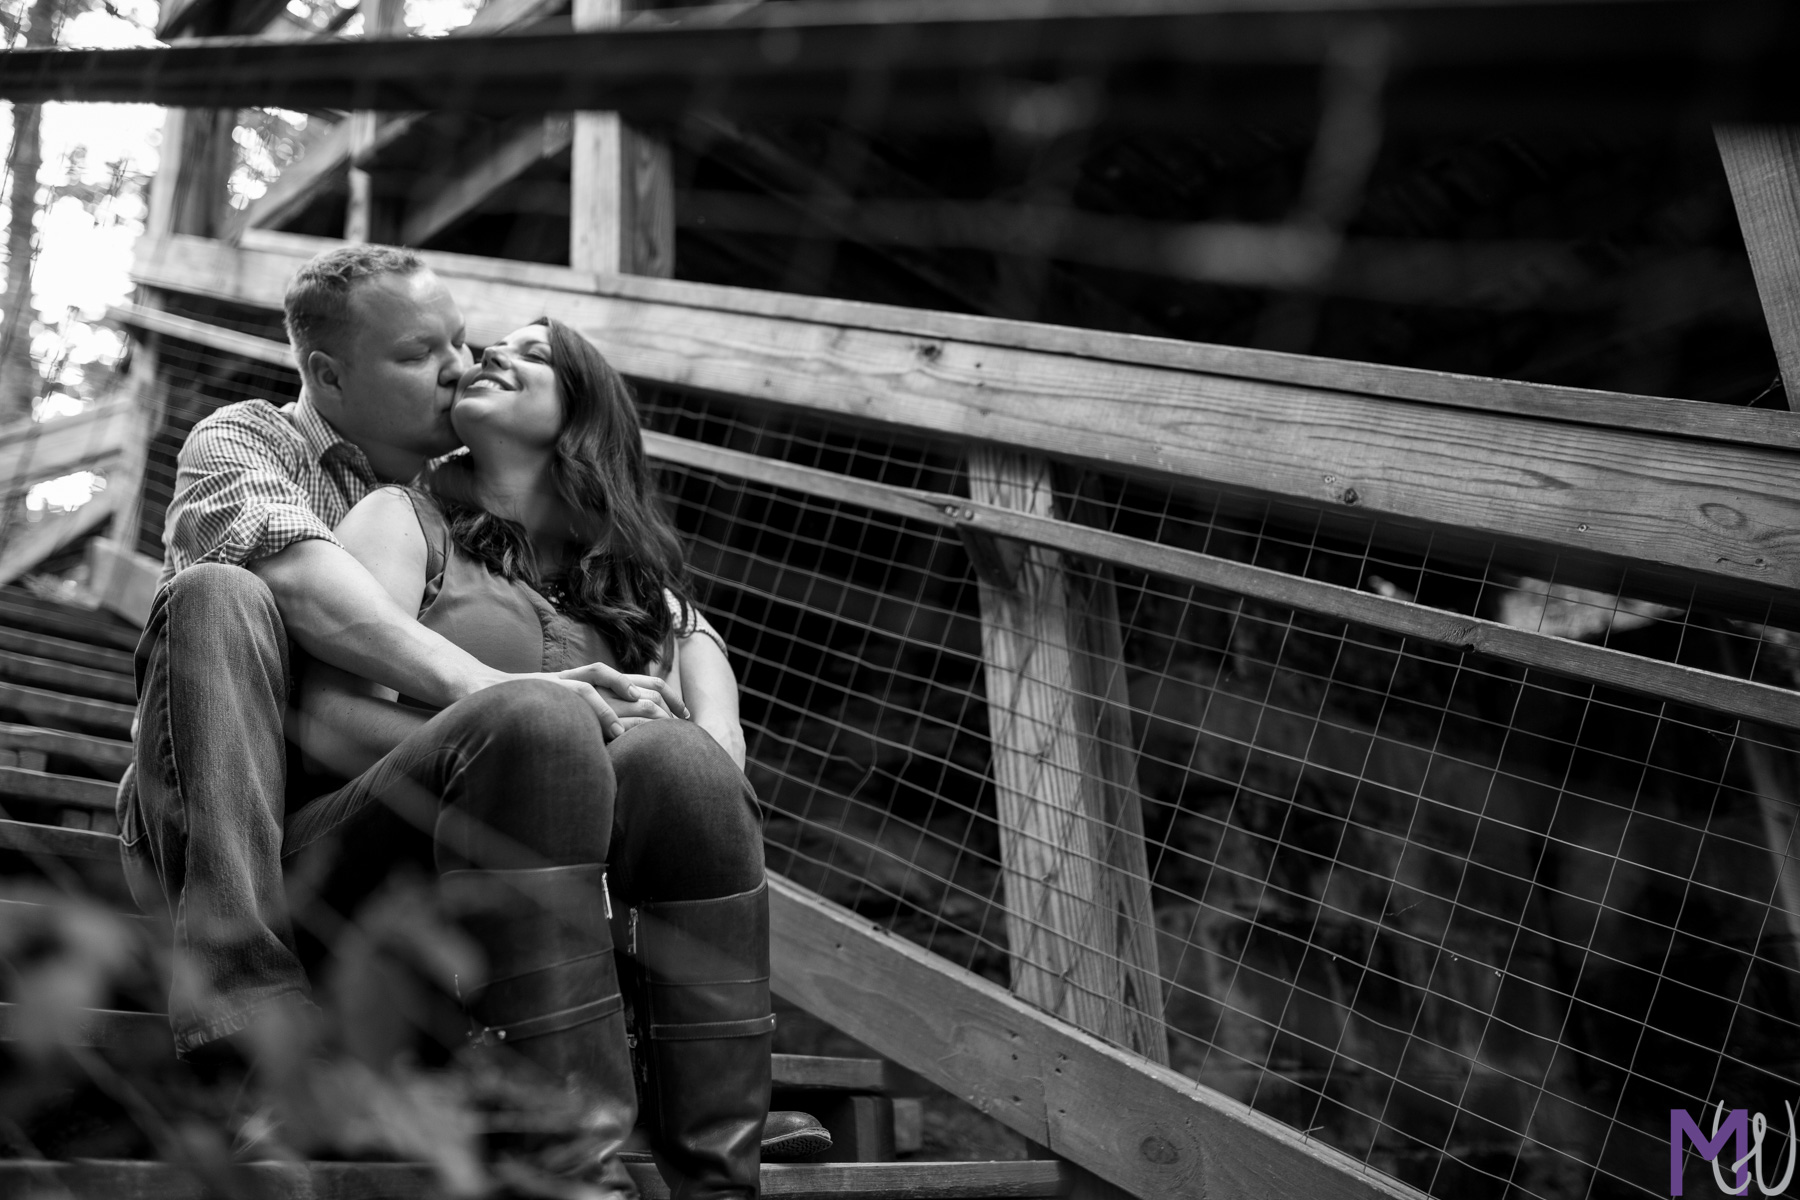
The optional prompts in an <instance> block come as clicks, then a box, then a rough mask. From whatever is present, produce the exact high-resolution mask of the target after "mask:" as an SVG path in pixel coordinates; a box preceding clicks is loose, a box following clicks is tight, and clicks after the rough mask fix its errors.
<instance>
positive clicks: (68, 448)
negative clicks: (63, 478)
mask: <svg viewBox="0 0 1800 1200" xmlns="http://www.w3.org/2000/svg"><path fill="white" fill-rule="evenodd" d="M131 427H132V418H131V406H130V405H129V404H124V403H113V404H102V405H97V406H95V407H94V408H90V409H88V410H87V411H86V412H80V413H76V414H75V415H74V416H69V417H53V418H51V419H50V420H48V421H15V422H13V423H11V424H10V425H7V426H3V427H0V492H10V493H18V492H23V491H24V490H25V489H26V488H28V487H30V486H31V485H32V484H34V483H37V482H38V481H40V480H44V479H54V478H56V477H57V476H58V475H67V474H68V473H69V472H71V471H80V470H83V469H91V470H98V469H100V467H101V466H102V465H104V464H105V463H107V462H110V461H111V460H113V459H115V458H117V457H118V456H119V454H120V452H121V451H122V450H123V449H124V446H125V439H126V437H127V436H128V435H129V433H130V431H131Z"/></svg>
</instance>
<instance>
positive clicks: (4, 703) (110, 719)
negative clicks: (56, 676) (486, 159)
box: [0, 683, 137, 735]
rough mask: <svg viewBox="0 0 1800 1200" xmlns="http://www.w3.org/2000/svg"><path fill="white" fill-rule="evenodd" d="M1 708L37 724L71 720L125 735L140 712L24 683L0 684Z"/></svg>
mask: <svg viewBox="0 0 1800 1200" xmlns="http://www.w3.org/2000/svg"><path fill="white" fill-rule="evenodd" d="M0 708H3V709H8V710H11V711H15V712H21V713H24V714H25V715H26V716H28V717H30V718H32V719H33V723H36V721H37V720H38V719H40V718H41V719H44V720H51V721H71V722H74V723H77V724H81V725H88V726H95V727H99V728H102V729H105V730H107V731H109V732H116V733H119V734H121V735H128V734H130V732H131V719H132V717H133V716H135V715H136V713H137V708H136V706H134V705H130V704H118V703H115V702H113V701H111V700H92V699H89V698H87V697H85V696H70V695H67V694H65V693H63V692H56V691H49V690H47V689H45V688H36V687H29V686H27V685H25V684H22V683H0Z"/></svg>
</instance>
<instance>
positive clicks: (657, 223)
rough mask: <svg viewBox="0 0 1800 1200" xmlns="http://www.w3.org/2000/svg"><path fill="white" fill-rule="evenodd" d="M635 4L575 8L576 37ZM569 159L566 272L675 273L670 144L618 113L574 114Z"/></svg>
mask: <svg viewBox="0 0 1800 1200" xmlns="http://www.w3.org/2000/svg"><path fill="white" fill-rule="evenodd" d="M646 7H649V5H647V4H644V3H641V2H640V0H574V9H573V14H574V18H575V28H576V29H577V30H604V29H606V28H608V27H614V26H617V25H619V24H621V23H622V22H623V21H624V19H625V17H626V15H627V14H628V13H630V12H631V11H632V10H633V9H638V8H646ZM571 137H572V141H571V145H570V149H569V154H570V198H569V265H570V266H571V267H573V268H574V269H575V270H578V271H598V272H605V273H607V274H621V273H622V274H627V275H658V276H664V277H667V276H671V275H673V274H674V273H675V182H674V173H673V170H672V168H671V166H670V158H669V146H668V143H667V142H665V141H663V140H662V139H660V138H656V137H652V136H650V135H649V134H647V133H645V132H644V131H643V130H641V129H638V128H635V127H633V126H632V125H631V124H630V123H628V122H627V121H626V120H625V119H624V118H623V117H621V116H620V115H619V114H617V113H610V112H577V113H576V114H575V122H574V129H573V131H572V135H571Z"/></svg>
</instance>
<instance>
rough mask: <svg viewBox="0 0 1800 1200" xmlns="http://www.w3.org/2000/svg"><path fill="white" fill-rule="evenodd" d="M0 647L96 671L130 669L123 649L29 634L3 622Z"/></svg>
mask: <svg viewBox="0 0 1800 1200" xmlns="http://www.w3.org/2000/svg"><path fill="white" fill-rule="evenodd" d="M0 650H6V651H10V652H12V653H14V654H31V655H35V656H36V657H38V658H53V659H55V660H56V661H58V662H66V663H73V664H74V665H75V666H78V667H92V668H94V669H95V670H97V671H117V672H119V673H120V674H123V675H129V674H131V671H132V662H131V660H132V656H131V655H130V654H127V653H126V652H125V651H123V650H109V649H107V648H106V647H104V646H95V645H93V644H91V643H89V642H77V641H73V640H71V639H69V638H59V637H51V636H50V635H49V634H47V633H28V632H26V631H25V630H23V629H13V628H10V627H8V626H5V625H0Z"/></svg>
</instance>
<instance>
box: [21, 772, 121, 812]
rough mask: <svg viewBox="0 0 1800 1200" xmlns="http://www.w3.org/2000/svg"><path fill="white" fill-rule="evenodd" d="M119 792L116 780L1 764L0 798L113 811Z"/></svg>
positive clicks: (95, 810) (96, 810)
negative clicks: (84, 777) (82, 776)
mask: <svg viewBox="0 0 1800 1200" xmlns="http://www.w3.org/2000/svg"><path fill="white" fill-rule="evenodd" d="M117 793H118V788H117V787H115V786H114V785H113V784H110V783H105V782H102V781H101V780H98V779H77V778H75V777H74V776H72V775H52V774H50V773H48V772H45V771H32V770H28V769H27V768H25V767H0V798H5V799H9V800H33V801H36V802H37V803H39V804H55V805H60V806H66V807H69V808H80V809H87V810H89V811H92V812H111V811H113V805H114V801H115V800H116V798H117Z"/></svg>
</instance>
